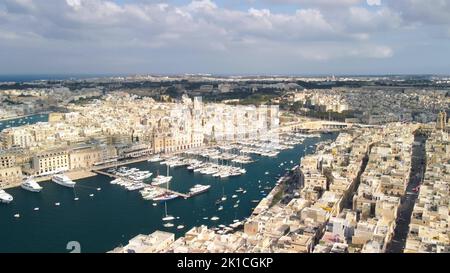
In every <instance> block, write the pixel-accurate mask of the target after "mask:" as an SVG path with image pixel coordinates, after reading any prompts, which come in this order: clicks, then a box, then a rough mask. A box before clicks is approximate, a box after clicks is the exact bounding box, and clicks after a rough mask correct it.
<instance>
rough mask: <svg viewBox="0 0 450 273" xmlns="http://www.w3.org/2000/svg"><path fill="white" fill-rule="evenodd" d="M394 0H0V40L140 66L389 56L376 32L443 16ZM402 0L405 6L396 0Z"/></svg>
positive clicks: (2, 44)
mask: <svg viewBox="0 0 450 273" xmlns="http://www.w3.org/2000/svg"><path fill="white" fill-rule="evenodd" d="M395 1H398V2H396V3H397V4H394V0H390V1H389V0H383V2H382V3H381V1H380V0H365V1H364V0H337V1H325V0H316V1H313V0H281V1H276V0H267V1H262V3H269V2H270V3H281V2H283V3H288V4H289V3H290V4H298V6H296V10H285V9H273V6H272V5H270V4H267V5H266V6H264V5H263V6H261V5H256V4H255V5H254V6H253V7H250V8H248V9H247V8H245V9H237V8H236V9H233V8H230V7H228V6H226V7H224V5H220V4H216V3H218V2H215V1H212V0H195V1H191V2H189V3H187V4H174V3H173V2H166V3H161V2H160V1H136V2H131V1H127V2H126V4H119V3H118V2H113V1H108V0H65V1H60V0H46V1H33V2H32V1H31V0H4V2H3V1H2V2H0V50H2V49H6V48H7V49H8V50H9V51H11V50H14V51H15V52H17V54H20V53H21V52H25V50H24V47H25V45H26V47H27V48H26V49H27V52H40V51H47V50H50V49H52V50H55V51H56V52H59V53H60V54H61V56H62V57H64V55H71V54H74V55H77V54H79V56H78V59H77V58H75V57H74V59H77V63H78V62H82V60H83V56H87V55H88V53H87V52H95V54H93V55H90V57H89V58H91V59H92V60H91V59H90V60H89V61H93V59H95V58H99V59H100V58H101V59H102V60H105V59H106V60H110V61H111V62H113V61H115V60H117V61H118V60H119V59H120V60H121V61H122V62H125V60H124V59H127V58H130V60H133V61H136V62H137V60H139V64H140V65H142V62H143V63H144V64H146V61H147V62H148V65H149V66H153V65H155V66H156V64H155V63H156V60H160V59H161V60H160V62H161V63H163V60H162V59H164V60H165V61H167V62H169V61H173V60H172V59H175V58H178V59H179V60H180V62H181V61H182V60H185V59H189V58H199V59H203V61H204V62H205V64H204V66H205V67H208V66H209V65H211V66H212V65H213V64H214V63H229V62H232V61H235V62H236V65H243V66H244V65H247V63H245V64H244V60H245V62H249V63H255V67H256V66H257V64H260V63H259V62H260V59H261V58H262V56H263V57H264V58H269V59H274V60H276V59H277V58H280V59H283V58H284V60H286V61H287V62H292V63H294V62H295V63H297V62H301V61H302V60H310V61H320V62H325V61H327V60H334V59H342V58H352V59H354V58H364V59H366V58H369V59H370V58H372V59H377V60H379V59H388V58H391V57H394V50H393V48H396V47H395V45H393V44H392V42H388V40H389V39H386V40H383V38H380V36H382V35H381V34H389V35H391V36H390V37H391V38H392V37H395V35H396V33H397V32H398V31H402V29H403V27H404V21H405V20H407V21H409V22H413V21H414V22H417V21H420V22H422V23H425V22H429V21H430V18H432V17H431V14H433V16H434V15H435V14H437V15H440V17H439V16H438V18H442V20H444V21H445V16H443V15H442V14H445V10H446V7H447V6H446V5H444V4H441V5H440V8H441V11H438V10H435V9H434V8H430V7H429V8H428V10H426V9H424V7H423V6H422V5H421V4H419V3H418V2H417V1H416V0H409V1H407V0H395ZM432 1H433V0H432ZM400 2H401V3H400ZM327 3H329V4H327ZM407 3H409V4H410V5H411V6H409V7H405V6H404V5H406V4H407ZM366 4H368V5H375V6H377V7H376V8H371V7H367V5H366ZM330 5H331V6H334V7H336V6H339V7H340V9H339V12H334V10H329V9H328V6H330ZM378 6H379V7H378ZM421 9H422V10H421ZM280 10H281V11H280ZM447 10H448V8H447ZM425 15H426V16H425ZM442 20H439V21H442ZM449 21H450V20H449ZM30 48H31V50H30ZM21 50H22V51H21ZM69 51H70V53H68V52H69ZM396 51H397V50H396ZM291 53H292V55H289V54H291ZM138 54H139V55H138ZM174 55H175V56H176V57H173V56H174ZM118 56H120V58H119V57H118ZM139 56H142V58H141V59H139ZM85 58H86V59H87V58H88V57H85ZM50 61H52V60H50ZM129 62H132V61H129ZM173 62H176V61H173ZM161 63H158V64H161ZM187 64H192V62H190V63H189V62H187ZM143 66H144V65H143ZM174 66H176V65H174ZM1 69H2V66H1V64H0V71H1ZM3 69H4V68H3Z"/></svg>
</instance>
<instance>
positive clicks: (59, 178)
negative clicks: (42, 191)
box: [52, 174, 76, 188]
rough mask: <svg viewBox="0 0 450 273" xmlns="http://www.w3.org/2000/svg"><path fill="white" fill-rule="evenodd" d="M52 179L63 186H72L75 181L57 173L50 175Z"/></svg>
mask: <svg viewBox="0 0 450 273" xmlns="http://www.w3.org/2000/svg"><path fill="white" fill-rule="evenodd" d="M52 181H53V182H55V183H56V184H59V185H61V186H64V187H68V188H74V187H75V184H76V183H75V182H74V181H72V180H71V179H70V178H68V177H67V176H66V175H64V174H57V175H54V176H53V177H52Z"/></svg>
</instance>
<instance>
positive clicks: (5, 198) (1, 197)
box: [0, 190, 14, 204]
mask: <svg viewBox="0 0 450 273" xmlns="http://www.w3.org/2000/svg"><path fill="white" fill-rule="evenodd" d="M12 200H14V198H13V197H12V195H11V194H9V193H7V192H6V191H4V190H0V203H6V204H8V203H11V202H12Z"/></svg>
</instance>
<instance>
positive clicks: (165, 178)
mask: <svg viewBox="0 0 450 273" xmlns="http://www.w3.org/2000/svg"><path fill="white" fill-rule="evenodd" d="M170 180H172V176H170V175H169V165H167V172H166V175H165V176H164V175H159V174H158V176H156V177H155V178H153V180H152V185H153V186H159V185H162V184H166V183H169V182H170Z"/></svg>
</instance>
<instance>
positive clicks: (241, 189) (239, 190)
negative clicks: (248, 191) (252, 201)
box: [236, 188, 244, 192]
mask: <svg viewBox="0 0 450 273" xmlns="http://www.w3.org/2000/svg"><path fill="white" fill-rule="evenodd" d="M243 191H244V189H243V188H239V189H237V190H236V192H243Z"/></svg>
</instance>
